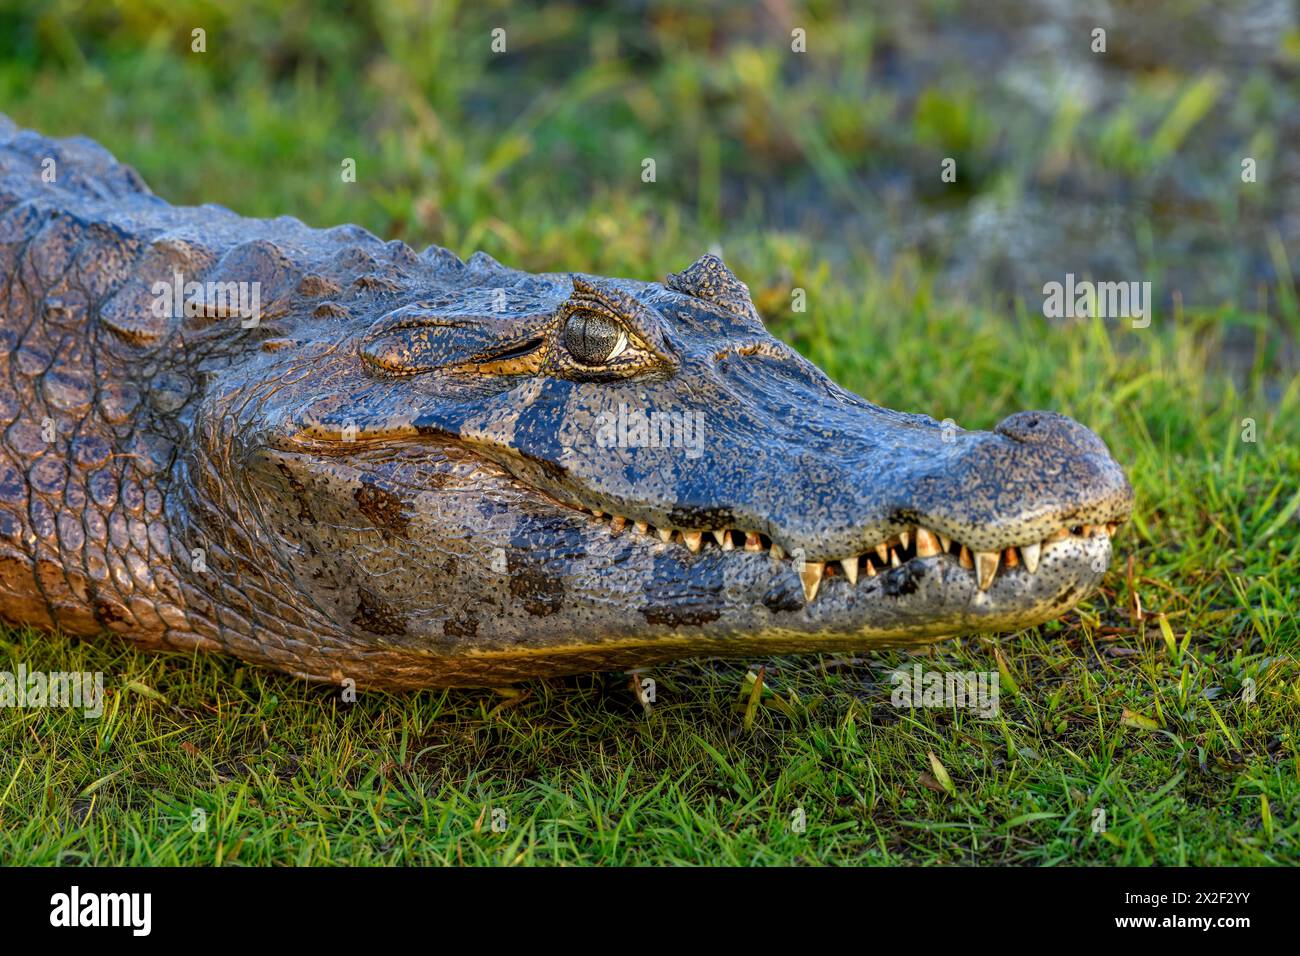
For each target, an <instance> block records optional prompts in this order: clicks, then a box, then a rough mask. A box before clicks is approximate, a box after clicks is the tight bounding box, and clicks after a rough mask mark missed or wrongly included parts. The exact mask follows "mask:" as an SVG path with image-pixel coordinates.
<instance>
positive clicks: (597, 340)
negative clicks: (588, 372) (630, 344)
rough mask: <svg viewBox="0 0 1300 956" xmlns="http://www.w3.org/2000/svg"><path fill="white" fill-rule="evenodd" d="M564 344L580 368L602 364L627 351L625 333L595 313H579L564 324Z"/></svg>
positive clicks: (574, 314) (610, 321) (571, 316)
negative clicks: (579, 364)
mask: <svg viewBox="0 0 1300 956" xmlns="http://www.w3.org/2000/svg"><path fill="white" fill-rule="evenodd" d="M564 345H565V348H567V349H568V350H569V352H570V353H571V354H572V355H573V357H574V358H575V359H577V360H578V361H579V362H581V363H582V364H583V365H604V364H605V363H606V362H608V361H610V360H611V359H615V358H618V356H619V355H621V354H622V353H623V350H624V349H626V348H627V333H626V332H624V331H623V329H622V327H621V326H620V325H619V324H618V323H617V322H614V321H613V320H611V319H608V318H606V317H605V316H603V315H601V314H600V313H598V312H589V311H587V310H579V311H577V312H574V313H573V314H572V315H570V316H569V319H568V321H567V322H566V323H565V324H564Z"/></svg>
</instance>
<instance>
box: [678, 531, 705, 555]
mask: <svg viewBox="0 0 1300 956" xmlns="http://www.w3.org/2000/svg"><path fill="white" fill-rule="evenodd" d="M682 540H683V541H685V542H686V547H688V548H690V549H691V554H699V553H700V545H702V544H703V543H704V532H703V531H683V532H682Z"/></svg>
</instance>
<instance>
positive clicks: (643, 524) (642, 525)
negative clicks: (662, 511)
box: [633, 521, 650, 534]
mask: <svg viewBox="0 0 1300 956" xmlns="http://www.w3.org/2000/svg"><path fill="white" fill-rule="evenodd" d="M633 527H634V528H636V530H637V531H638V532H639V533H640V534H645V533H646V532H647V531H649V530H650V522H648V521H636V522H633Z"/></svg>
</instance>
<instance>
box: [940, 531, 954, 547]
mask: <svg viewBox="0 0 1300 956" xmlns="http://www.w3.org/2000/svg"><path fill="white" fill-rule="evenodd" d="M939 546H940V547H941V548H943V550H944V551H947V550H949V549H950V548H952V538H949V537H947V536H945V535H942V534H941V535H939Z"/></svg>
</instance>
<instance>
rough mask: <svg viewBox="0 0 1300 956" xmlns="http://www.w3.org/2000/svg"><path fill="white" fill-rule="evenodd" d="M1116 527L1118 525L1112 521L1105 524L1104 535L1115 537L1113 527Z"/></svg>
mask: <svg viewBox="0 0 1300 956" xmlns="http://www.w3.org/2000/svg"><path fill="white" fill-rule="evenodd" d="M1118 527H1119V525H1117V524H1114V523H1112V524H1108V525H1106V537H1108V538H1113V537H1115V529H1116V528H1118Z"/></svg>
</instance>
